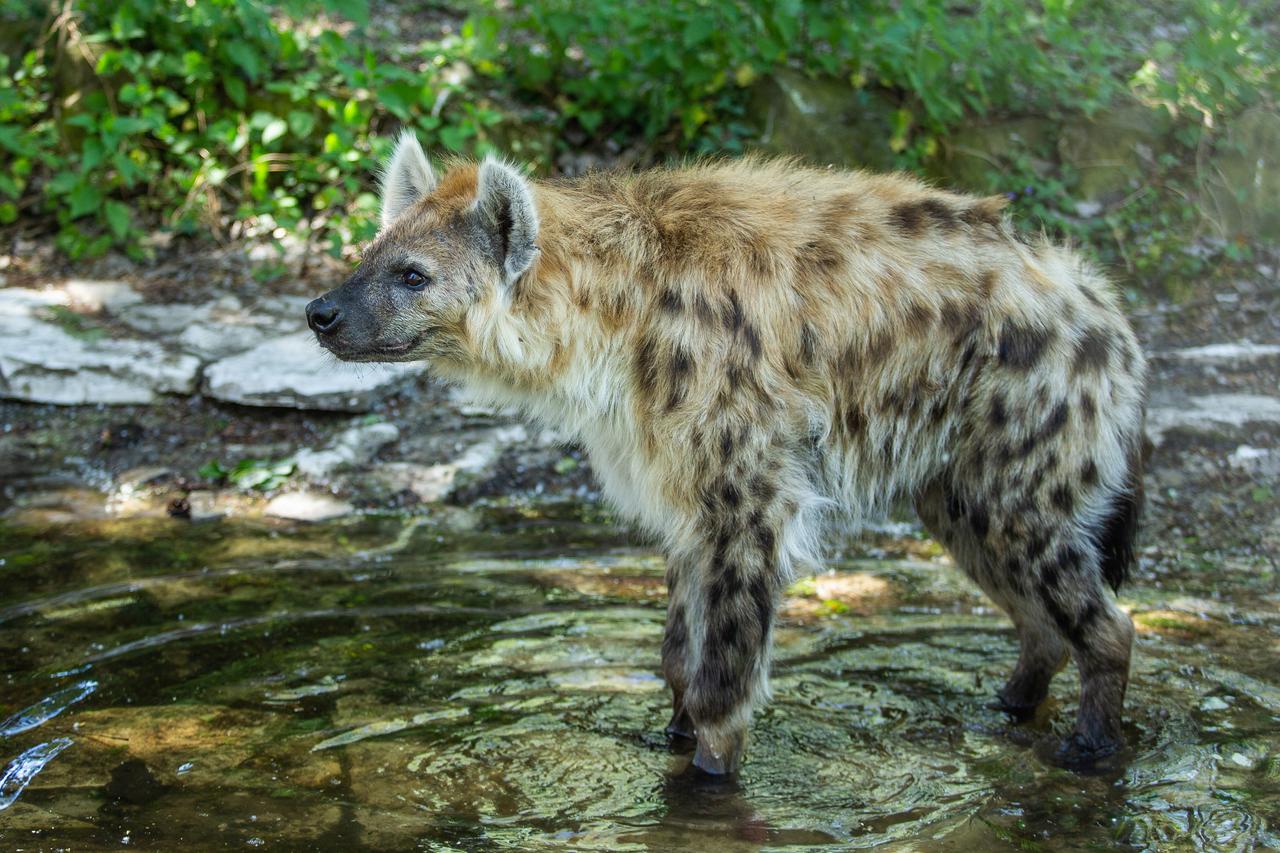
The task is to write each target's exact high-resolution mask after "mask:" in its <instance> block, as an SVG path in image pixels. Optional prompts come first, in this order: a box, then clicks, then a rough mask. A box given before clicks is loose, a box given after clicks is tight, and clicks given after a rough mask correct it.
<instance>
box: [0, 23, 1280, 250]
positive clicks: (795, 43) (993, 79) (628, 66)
mask: <svg viewBox="0 0 1280 853" xmlns="http://www.w3.org/2000/svg"><path fill="white" fill-rule="evenodd" d="M466 1H467V0H460V2H466ZM470 2H473V3H475V4H477V5H475V6H473V7H472V8H473V9H474V10H475V13H474V14H473V15H472V16H471V17H470V19H468V20H467V22H466V24H465V26H463V27H461V29H460V33H459V35H457V36H450V37H441V38H440V39H438V40H436V41H424V42H413V41H405V40H404V39H402V38H401V37H399V36H398V35H397V36H395V37H387V35H388V30H387V29H386V26H385V24H384V22H381V21H379V22H373V23H370V22H369V20H368V18H369V6H368V3H367V0H324V2H322V3H321V4H319V6H318V7H317V6H316V4H305V3H303V2H302V0H285V2H284V4H283V5H282V6H268V5H266V4H265V3H264V2H263V0H195V2H170V0H117V1H116V2H107V0H71V2H69V3H66V4H65V5H64V4H59V5H58V7H57V9H56V10H55V11H54V12H50V11H49V6H48V5H46V4H43V3H38V2H30V0H0V4H3V5H0V150H3V151H4V152H5V155H6V156H5V158H4V160H3V161H0V226H3V225H5V224H10V223H13V222H15V221H17V220H19V219H20V218H21V219H22V221H24V222H28V221H33V222H41V221H52V222H53V224H54V226H55V227H56V229H57V243H58V245H59V246H60V247H61V248H62V249H63V250H64V251H65V252H66V253H67V254H68V255H70V256H71V257H73V258H74V257H80V256H83V255H87V254H94V253H98V252H101V251H103V250H105V249H106V248H107V247H109V246H111V245H118V246H122V247H124V248H126V249H127V250H128V251H129V252H131V253H132V254H135V255H136V254H139V253H140V252H141V251H143V247H144V245H145V243H144V240H143V238H144V237H145V236H146V234H147V233H148V232H149V230H150V229H152V228H154V227H156V226H157V225H160V226H162V227H165V228H168V229H172V230H174V231H176V232H178V233H198V232H212V233H215V234H222V235H229V236H232V237H235V236H241V235H245V234H248V235H263V234H267V235H271V234H274V235H281V234H283V233H293V234H296V235H299V236H301V237H303V238H304V239H308V240H318V241H322V242H324V243H327V245H328V248H329V250H330V251H331V252H333V253H338V252H341V251H342V250H343V247H344V246H349V245H353V244H355V243H358V242H359V241H361V240H363V239H366V238H368V237H369V236H371V234H372V233H373V230H374V227H375V226H374V222H375V218H376V212H375V210H374V208H375V206H376V201H375V198H374V196H373V194H372V193H371V191H370V190H371V188H370V186H369V176H370V175H371V174H372V173H373V172H374V171H375V170H376V167H377V164H378V163H379V162H380V160H381V159H382V158H383V157H384V156H385V154H386V153H387V152H386V150H385V146H386V145H387V144H388V143H387V138H388V136H389V135H390V134H391V133H392V132H393V131H394V130H396V129H397V128H398V127H399V126H401V125H407V126H410V127H413V128H414V129H416V130H417V131H418V132H419V135H420V136H421V137H422V139H423V142H424V143H425V144H427V145H429V146H430V147H432V148H435V149H437V150H439V149H444V150H449V151H457V152H462V153H467V154H473V153H483V152H484V151H485V150H487V149H488V148H489V147H490V145H491V142H492V141H493V138H494V136H495V134H497V133H498V132H499V131H501V130H503V129H502V128H500V127H499V124H500V123H503V122H505V121H506V118H507V115H508V114H509V113H510V112H511V110H512V109H515V110H517V111H518V110H519V109H521V107H520V106H519V105H520V104H522V103H523V104H524V105H525V106H527V107H529V108H533V109H535V110H536V111H537V112H538V114H539V115H540V116H541V117H542V118H543V119H544V121H543V122H542V124H543V133H542V134H541V136H542V137H543V138H545V139H547V140H548V141H547V142H545V143H544V147H543V148H542V149H536V150H535V152H534V155H533V156H534V158H535V159H538V158H539V157H541V158H542V159H543V160H544V162H542V163H540V164H539V165H546V163H545V160H546V155H547V154H550V153H552V152H551V151H550V150H549V149H548V148H547V147H546V146H548V145H550V146H554V145H555V144H557V143H556V140H559V144H561V145H563V144H565V143H564V141H563V140H565V139H566V138H567V139H569V140H570V144H571V145H572V144H575V143H578V142H582V141H585V140H587V139H595V140H603V139H613V140H615V141H617V142H619V143H621V144H630V143H633V142H636V141H643V142H644V143H645V144H647V145H648V146H650V147H651V148H652V149H654V150H656V151H657V152H658V153H659V154H678V153H683V152H687V151H690V150H694V151H724V150H728V151H734V150H740V149H741V148H742V147H743V146H744V145H745V144H746V143H748V142H749V141H750V137H751V134H752V133H753V132H754V128H753V125H752V122H751V121H750V116H748V114H747V104H748V101H749V94H750V87H751V84H752V83H753V82H754V81H755V80H757V79H758V78H759V77H760V76H761V75H765V74H769V73H771V72H773V71H776V70H777V69H779V68H781V67H783V66H786V67H791V68H798V69H800V70H802V71H804V72H805V73H808V74H812V75H826V76H831V77H835V78H837V79H844V80H848V82H849V85H850V87H851V88H860V87H874V88H876V89H878V90H880V91H882V92H884V93H887V94H888V95H889V96H890V100H891V101H893V102H894V103H895V105H896V110H895V111H894V114H893V116H892V128H893V129H892V131H891V133H892V138H891V139H890V140H889V142H890V145H891V147H892V149H893V150H894V151H896V152H897V156H898V164H899V165H900V166H902V167H904V168H912V169H921V168H923V167H924V166H925V165H926V164H927V163H928V161H929V160H930V158H931V157H932V155H933V154H934V153H935V152H936V151H937V150H938V147H939V146H938V144H937V143H938V141H939V140H940V139H942V138H944V137H945V135H946V134H948V133H950V132H951V131H953V130H954V129H956V128H957V127H959V126H961V125H962V124H963V123H964V122H966V121H968V120H970V119H971V118H972V117H973V116H975V115H984V114H1006V115H1019V114H1021V115H1027V114H1031V115H1048V116H1056V117H1070V116H1074V115H1078V114H1080V113H1085V114H1088V113H1090V112H1092V111H1093V110H1096V109H1098V108H1099V107H1101V106H1104V105H1106V104H1108V103H1110V102H1111V101H1112V100H1113V99H1114V98H1115V97H1116V95H1117V94H1119V93H1122V92H1127V93H1130V94H1136V95H1138V96H1139V97H1141V98H1143V99H1144V100H1147V101H1148V102H1152V103H1162V104H1165V105H1166V106H1167V107H1168V109H1169V110H1170V111H1171V112H1172V113H1174V114H1175V115H1176V116H1177V117H1178V119H1179V131H1178V134H1179V138H1180V139H1181V141H1182V144H1183V145H1184V147H1185V151H1184V153H1187V152H1190V151H1192V150H1194V149H1196V148H1199V147H1202V146H1204V145H1205V144H1206V141H1207V140H1208V139H1209V137H1210V135H1211V134H1212V133H1213V130H1214V128H1215V127H1216V126H1217V125H1218V124H1220V123H1221V121H1222V119H1223V117H1224V116H1229V115H1232V114H1234V113H1237V112H1239V111H1240V110H1243V109H1245V108H1247V107H1249V106H1252V105H1256V104H1259V103H1272V104H1273V103H1274V102H1275V100H1276V96H1277V91H1278V90H1280V72H1278V70H1277V57H1276V55H1275V52H1274V51H1273V50H1269V49H1268V45H1267V39H1268V38H1271V37H1273V36H1271V35H1269V34H1268V31H1267V30H1266V29H1263V28H1260V27H1259V26H1258V24H1257V23H1256V22H1254V21H1252V20H1251V19H1250V16H1249V13H1248V11H1247V9H1245V8H1243V7H1242V6H1241V5H1240V4H1232V3H1226V2H1219V0H1171V2H1170V3H1169V4H1167V5H1164V6H1162V7H1161V8H1159V9H1158V10H1154V11H1153V10H1151V9H1147V8H1146V7H1143V6H1139V5H1137V4H1136V3H1134V2H1132V0H1126V2H1120V3H1116V2H1114V0H1041V2H1038V3H1027V2H1025V0H983V2H974V0H771V2H759V0H593V2H590V3H579V2H576V0H504V4H505V3H508V2H509V3H510V5H504V6H503V7H502V11H501V12H499V11H498V7H497V6H496V5H495V4H496V2H497V0H470ZM395 8H396V7H394V6H392V7H391V9H392V10H394V9H395ZM317 9H318V10H319V12H318V13H317ZM1144 16H1145V17H1144ZM456 17H458V18H461V17H462V13H458V14H457V16H456ZM1171 22H1172V23H1171ZM1152 32H1162V33H1163V35H1161V36H1160V37H1154V36H1152V35H1151V33H1152ZM469 69H474V70H475V71H477V72H479V76H478V77H476V76H474V75H471V76H469V75H470V71H469ZM487 92H491V93H492V95H489V94H487ZM491 98H496V99H499V100H500V101H501V102H502V103H504V104H506V107H505V108H504V109H501V110H500V109H498V108H495V107H494V106H493V100H491ZM1068 120H1069V119H1068ZM508 135H509V134H508ZM1012 153H1013V154H1015V155H1019V156H1021V157H1022V159H1023V160H1025V159H1026V156H1025V155H1026V154H1027V152H1012ZM1181 159H1182V161H1185V160H1188V159H1189V157H1183V158H1181ZM1179 168H1180V166H1179V158H1177V157H1175V158H1174V160H1173V162H1171V163H1167V164H1165V165H1164V166H1162V173H1161V174H1160V175H1158V176H1155V177H1154V179H1153V183H1156V184H1158V185H1159V186H1168V187H1170V188H1172V190H1175V191H1181V188H1182V187H1184V186H1187V185H1189V184H1192V183H1193V182H1192V181H1189V180H1187V178H1186V176H1185V175H1181V174H1180V173H1179ZM1015 177H1017V178H1018V180H1019V183H1018V186H1021V182H1020V181H1021V179H1022V178H1023V177H1026V178H1027V180H1032V179H1033V178H1034V175H1033V173H1032V171H1031V170H1029V169H1027V170H1023V171H1022V172H1019V174H1018V175H1016V176H1015ZM1008 179H1009V175H1008V174H1006V175H1005V180H1008ZM1042 183H1043V184H1044V186H1043V187H1042V189H1043V190H1044V192H1042V193H1040V194H1039V195H1038V196H1037V197H1036V199H1035V201H1034V202H1033V203H1031V204H1028V205H1025V206H1024V207H1025V209H1026V210H1027V211H1028V212H1029V217H1030V218H1031V219H1032V221H1033V222H1034V223H1036V224H1040V225H1045V226H1047V227H1049V228H1050V229H1051V230H1054V231H1057V232H1060V233H1061V232H1065V233H1068V234H1073V235H1075V236H1079V237H1086V238H1091V237H1097V236H1099V233H1097V232H1092V231H1086V230H1083V229H1082V228H1081V227H1080V226H1079V224H1078V223H1076V222H1074V221H1073V219H1072V217H1071V212H1072V211H1071V209H1070V208H1071V204H1070V198H1069V195H1070V190H1071V184H1070V181H1069V176H1058V179H1057V180H1056V181H1044V182H1042ZM1142 201H1143V206H1142V210H1143V211H1144V212H1143V213H1142V216H1147V212H1146V211H1147V207H1149V206H1150V204H1149V202H1150V201H1151V199H1150V198H1146V199H1143V200H1142ZM1134 209H1135V210H1136V209H1137V208H1136V207H1135V208H1134ZM1152 215H1154V214H1152ZM1166 219H1168V217H1166ZM1184 220H1185V217H1173V219H1171V220H1169V221H1168V222H1167V223H1166V224H1167V230H1168V232H1169V233H1174V232H1177V233H1182V232H1180V231H1179V230H1178V229H1180V228H1182V227H1183V226H1184V225H1185V221H1184ZM1142 231H1143V229H1142V227H1141V226H1140V225H1138V226H1135V227H1133V228H1129V227H1128V225H1127V223H1115V222H1112V223H1108V225H1107V227H1106V228H1105V229H1103V232H1102V233H1101V238H1103V239H1106V235H1115V234H1119V233H1127V232H1132V233H1134V234H1135V235H1140V234H1141V233H1142ZM1172 242H1176V241H1174V240H1173V238H1170V239H1169V240H1157V241H1150V240H1148V241H1147V243H1146V245H1149V246H1151V247H1152V248H1151V249H1150V251H1151V252H1153V253H1156V255H1157V256H1158V257H1160V258H1164V257H1168V251H1167V250H1168V246H1169V245H1170V244H1171V243H1172ZM1135 257H1136V256H1131V257H1128V258H1126V259H1125V260H1126V263H1128V265H1129V266H1130V268H1131V269H1138V268H1143V264H1144V263H1147V262H1151V263H1154V264H1155V267H1153V268H1155V269H1159V268H1161V267H1160V264H1159V263H1157V262H1155V261H1152V260H1151V258H1146V260H1142V259H1136V260H1135Z"/></svg>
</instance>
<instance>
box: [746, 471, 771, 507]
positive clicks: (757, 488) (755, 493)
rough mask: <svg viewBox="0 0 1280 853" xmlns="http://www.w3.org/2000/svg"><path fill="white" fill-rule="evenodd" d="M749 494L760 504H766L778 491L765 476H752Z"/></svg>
mask: <svg viewBox="0 0 1280 853" xmlns="http://www.w3.org/2000/svg"><path fill="white" fill-rule="evenodd" d="M749 488H750V489H751V496H752V497H753V498H755V499H756V500H757V501H759V502H760V503H761V504H766V505H767V504H768V503H769V502H770V501H772V500H773V496H774V495H776V494H777V493H778V489H777V487H776V486H774V485H773V483H771V482H770V481H769V480H768V479H767V478H765V477H752V478H751V485H750V486H749Z"/></svg>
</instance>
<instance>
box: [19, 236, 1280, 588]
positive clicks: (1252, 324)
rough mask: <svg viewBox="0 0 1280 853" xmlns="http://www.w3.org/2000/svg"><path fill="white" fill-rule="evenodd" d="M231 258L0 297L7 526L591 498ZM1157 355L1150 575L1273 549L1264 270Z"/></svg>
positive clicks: (1279, 324) (1203, 308)
mask: <svg viewBox="0 0 1280 853" xmlns="http://www.w3.org/2000/svg"><path fill="white" fill-rule="evenodd" d="M252 270H253V259H252V258H250V257H245V256H237V255H236V253H235V252H234V251H224V252H210V251H207V250H206V251H205V252H204V253H203V254H198V255H194V256H188V259H187V262H186V263H185V264H184V263H183V255H182V253H181V252H175V253H173V254H172V256H171V257H170V258H168V259H165V258H164V257H163V256H162V259H161V262H160V263H159V264H156V265H153V266H151V267H148V268H146V269H138V268H133V267H130V266H128V265H121V264H120V263H119V262H104V263H102V264H99V265H98V267H97V268H93V269H90V270H88V274H91V275H93V276H94V277H93V278H90V277H87V276H86V277H72V276H68V275H59V274H57V273H56V272H52V273H49V272H46V273H43V274H40V275H36V274H32V272H31V271H30V268H20V267H17V266H14V267H11V268H10V270H9V271H8V274H7V278H6V280H5V281H4V282H3V284H4V286H3V287H0V397H3V398H5V399H4V400H3V401H0V483H2V484H3V485H2V486H0V512H3V513H4V514H5V515H6V516H7V517H8V518H9V519H10V520H11V521H14V522H22V521H39V520H45V521H47V520H55V519H63V518H65V519H68V520H70V519H73V518H76V517H84V516H90V517H93V516H127V515H162V514H169V515H172V516H177V517H181V518H190V519H192V520H196V521H198V520H202V519H213V518H218V517H225V516H236V515H259V514H265V515H267V516H277V517H281V518H288V519H295V520H309V519H321V518H331V517H335V516H338V515H342V514H347V513H352V512H360V511H368V510H395V511H411V512H431V511H432V508H433V506H438V505H440V504H441V503H471V502H474V501H476V500H478V499H482V498H492V499H498V500H505V499H510V498H516V499H521V498H536V497H537V496H540V495H542V496H554V497H572V498H574V499H578V500H586V501H592V500H595V499H596V498H597V497H598V495H597V493H596V492H595V490H594V486H593V485H592V481H591V478H590V475H589V470H588V466H587V465H586V464H585V462H584V460H583V459H582V457H581V455H580V453H579V452H578V451H577V450H576V449H575V448H573V447H571V446H565V445H564V444H563V443H562V439H561V436H559V435H557V434H555V433H554V432H551V431H546V430H541V429H538V428H534V427H530V426H527V425H524V424H521V423H520V422H518V421H517V420H515V419H514V418H513V417H512V416H511V415H510V413H503V412H495V411H491V410H487V409H481V408H477V407H473V406H470V405H468V404H467V403H466V402H465V401H464V400H461V399H460V398H458V397H457V396H456V395H455V394H454V393H452V392H451V391H450V390H449V389H446V388H444V387H442V386H440V385H439V384H437V383H435V382H434V381H433V380H432V379H431V378H430V377H429V376H428V375H427V374H426V373H425V372H423V371H422V370H421V369H420V368H418V367H416V366H409V367H399V368H379V367H370V366H352V365H343V364H339V363H337V362H335V361H333V360H332V359H329V358H327V357H325V356H324V355H322V354H321V353H320V352H319V351H318V350H317V349H316V348H315V346H314V343H313V342H312V340H311V336H310V334H309V332H307V330H306V328H305V322H304V319H303V311H302V309H303V306H304V305H305V303H306V301H307V299H308V294H312V293H318V292H320V291H322V290H323V289H326V288H327V287H329V286H331V285H332V283H333V282H334V281H336V280H337V277H338V276H340V275H341V269H340V268H339V267H338V266H336V265H332V264H330V263H328V262H327V261H326V262H317V263H315V264H312V265H311V266H310V272H309V274H308V275H306V276H299V277H296V278H291V279H289V280H288V281H279V280H277V281H273V282H262V281H259V280H258V279H257V278H255V277H254V275H253V274H252ZM1131 313H1132V317H1133V320H1134V323H1135V325H1136V326H1137V327H1138V330H1139V334H1140V336H1141V337H1142V339H1143V341H1144V343H1145V344H1146V347H1147V351H1148V353H1149V354H1150V356H1151V359H1152V368H1153V381H1152V385H1151V389H1152V390H1151V409H1150V413H1149V427H1148V429H1149V433H1150V436H1151V438H1152V441H1153V443H1154V445H1155V451H1154V453H1153V456H1152V459H1151V462H1150V470H1149V473H1148V479H1147V490H1148V495H1149V499H1150V511H1149V516H1148V522H1147V529H1146V542H1147V543H1148V549H1147V555H1148V557H1149V560H1148V565H1149V566H1151V567H1152V568H1153V569H1154V568H1156V567H1157V566H1158V564H1159V563H1160V562H1161V561H1163V560H1165V559H1174V560H1182V561H1185V559H1186V558H1187V554H1188V553H1191V552H1194V553H1196V554H1205V553H1214V552H1220V553H1223V554H1236V555H1239V556H1247V555H1248V556H1252V557H1255V558H1261V559H1262V560H1263V561H1264V562H1267V563H1269V564H1270V565H1272V566H1274V561H1275V555H1276V554H1277V553H1280V548H1278V547H1277V546H1278V545H1280V514H1278V513H1277V509H1278V508H1280V500H1278V499H1277V495H1278V494H1280V283H1278V280H1277V263H1276V259H1275V258H1274V257H1270V256H1268V257H1265V258H1264V261H1263V262H1260V263H1258V264H1257V265H1256V268H1255V270H1254V272H1253V274H1252V275H1250V276H1248V277H1245V278H1241V279H1238V280H1232V281H1225V282H1219V283H1217V284H1215V285H1214V286H1213V287H1206V288H1205V289H1204V290H1203V291H1202V292H1200V293H1199V294H1198V295H1197V296H1195V297H1194V298H1192V299H1190V300H1188V301H1183V302H1178V303H1174V302H1170V301H1167V300H1162V299H1155V298H1144V297H1137V298H1135V299H1134V300H1133V301H1132V303H1131Z"/></svg>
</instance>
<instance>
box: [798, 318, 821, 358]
mask: <svg viewBox="0 0 1280 853" xmlns="http://www.w3.org/2000/svg"><path fill="white" fill-rule="evenodd" d="M817 352H818V336H817V335H816V334H815V333H814V331H813V327H812V326H810V325H809V324H808V323H804V324H802V325H801V326H800V363H801V364H803V365H805V366H806V367H809V366H811V365H812V364H813V360H814V358H815V357H816V356H817Z"/></svg>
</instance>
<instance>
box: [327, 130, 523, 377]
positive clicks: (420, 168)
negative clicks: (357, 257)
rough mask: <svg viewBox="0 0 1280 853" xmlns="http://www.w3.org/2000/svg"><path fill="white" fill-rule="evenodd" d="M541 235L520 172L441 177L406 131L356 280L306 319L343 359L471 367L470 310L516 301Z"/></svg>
mask: <svg viewBox="0 0 1280 853" xmlns="http://www.w3.org/2000/svg"><path fill="white" fill-rule="evenodd" d="M537 234H538V214H537V209H536V207H535V205H534V200H533V195H532V192H531V190H530V186H529V184H528V182H527V181H526V180H525V179H524V178H523V177H522V176H521V175H520V174H519V172H517V171H516V170H514V169H512V168H510V167H509V166H506V165H504V164H502V163H500V162H497V161H495V160H485V161H484V162H483V163H481V164H480V165H479V166H476V165H471V164H468V165H461V166H457V167H455V168H453V169H451V170H449V171H448V172H447V173H446V174H445V175H444V176H443V177H442V178H439V179H438V178H437V177H436V175H435V173H434V172H433V171H432V169H431V164H430V163H429V162H428V160H427V157H426V155H425V154H424V153H423V152H422V147H421V146H420V145H419V144H418V140H417V138H416V137H415V136H414V135H413V134H412V133H410V132H406V133H404V134H403V135H401V137H400V139H399V141H398V142H397V144H396V148H395V153H394V154H393V155H392V158H391V162H390V164H389V165H388V167H387V170H386V174H385V175H384V176H383V181H382V223H381V228H380V230H379V232H378V236H377V237H376V238H375V239H374V241H373V243H372V245H370V246H369V247H368V249H367V250H366V251H365V253H364V258H363V260H362V261H361V263H360V266H359V268H357V269H356V271H355V272H354V273H353V274H352V275H351V277H350V278H348V279H347V280H346V281H345V282H343V283H342V284H341V285H340V286H339V287H337V288H335V289H333V290H331V291H329V292H328V293H326V294H325V295H324V296H321V297H320V298H319V299H316V300H314V301H312V302H311V303H310V304H309V305H308V306H307V323H308V325H310V326H311V329H312V331H314V332H315V334H316V338H317V339H318V340H319V342H320V345H321V346H323V347H324V348H325V349H327V350H329V351H330V352H332V353H333V354H334V355H336V356H337V357H338V358H341V359H343V360H344V361H416V360H419V359H440V360H443V359H450V360H453V361H455V362H456V361H466V359H467V358H468V357H469V355H470V354H471V352H472V346H471V342H470V341H469V340H468V334H467V328H468V323H467V315H468V312H470V311H472V310H473V309H475V308H476V306H478V305H501V304H503V303H505V302H506V301H507V300H508V299H509V296H510V291H511V289H512V287H513V285H514V284H515V282H516V280H517V279H519V278H520V276H521V275H522V274H524V272H525V271H526V270H527V269H528V268H529V267H530V265H531V264H532V263H533V261H534V259H535V257H536V256H537V253H538V248H537V245H536V240H537Z"/></svg>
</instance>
